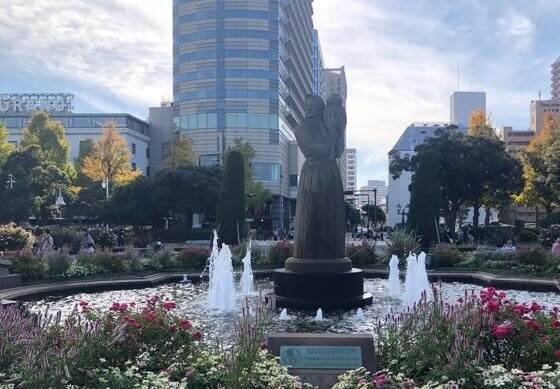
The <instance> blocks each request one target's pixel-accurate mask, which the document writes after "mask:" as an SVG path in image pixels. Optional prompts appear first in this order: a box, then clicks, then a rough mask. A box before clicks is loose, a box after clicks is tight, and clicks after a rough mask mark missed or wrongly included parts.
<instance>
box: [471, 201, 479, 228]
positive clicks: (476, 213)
mask: <svg viewBox="0 0 560 389" xmlns="http://www.w3.org/2000/svg"><path fill="white" fill-rule="evenodd" d="M479 219H480V205H478V204H473V216H472V225H473V227H475V228H477V227H478V221H479Z"/></svg>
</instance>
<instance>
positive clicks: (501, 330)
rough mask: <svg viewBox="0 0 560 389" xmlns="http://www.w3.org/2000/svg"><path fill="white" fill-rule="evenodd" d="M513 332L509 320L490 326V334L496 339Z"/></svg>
mask: <svg viewBox="0 0 560 389" xmlns="http://www.w3.org/2000/svg"><path fill="white" fill-rule="evenodd" d="M512 332H513V324H511V322H509V321H506V322H503V323H502V324H499V325H496V326H494V327H492V335H494V336H495V337H496V338H498V339H503V338H505V337H506V336H507V335H509V334H511V333H512Z"/></svg>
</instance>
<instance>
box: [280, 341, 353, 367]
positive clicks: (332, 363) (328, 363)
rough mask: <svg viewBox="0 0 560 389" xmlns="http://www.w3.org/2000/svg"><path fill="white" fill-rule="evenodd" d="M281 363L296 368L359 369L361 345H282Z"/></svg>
mask: <svg viewBox="0 0 560 389" xmlns="http://www.w3.org/2000/svg"><path fill="white" fill-rule="evenodd" d="M280 363H281V364H282V365H284V366H290V367H292V368H294V369H357V368H359V367H362V366H363V364H362V348H361V347H360V346H280Z"/></svg>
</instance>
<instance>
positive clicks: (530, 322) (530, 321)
mask: <svg viewBox="0 0 560 389" xmlns="http://www.w3.org/2000/svg"><path fill="white" fill-rule="evenodd" d="M525 324H527V327H530V328H532V329H534V330H535V331H538V330H540V329H541V325H540V324H539V323H537V322H536V321H534V320H533V319H526V320H525Z"/></svg>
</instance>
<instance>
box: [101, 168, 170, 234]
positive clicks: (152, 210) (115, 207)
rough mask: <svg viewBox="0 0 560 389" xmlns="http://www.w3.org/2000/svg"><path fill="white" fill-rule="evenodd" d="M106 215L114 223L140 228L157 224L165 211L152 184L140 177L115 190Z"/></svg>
mask: <svg viewBox="0 0 560 389" xmlns="http://www.w3.org/2000/svg"><path fill="white" fill-rule="evenodd" d="M105 214H106V216H107V218H108V220H110V221H112V222H114V223H118V224H125V225H132V226H134V227H140V226H149V225H153V224H156V223H157V222H158V221H159V219H161V218H163V216H165V210H164V208H163V206H162V205H161V204H159V203H158V199H157V196H156V195H155V191H154V188H153V185H152V182H150V180H149V179H148V178H147V177H144V176H140V177H137V178H136V179H134V180H133V181H131V182H128V183H126V184H124V185H120V186H117V187H116V188H115V191H114V193H113V195H112V196H111V200H110V202H109V204H108V206H107V207H106V210H105Z"/></svg>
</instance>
